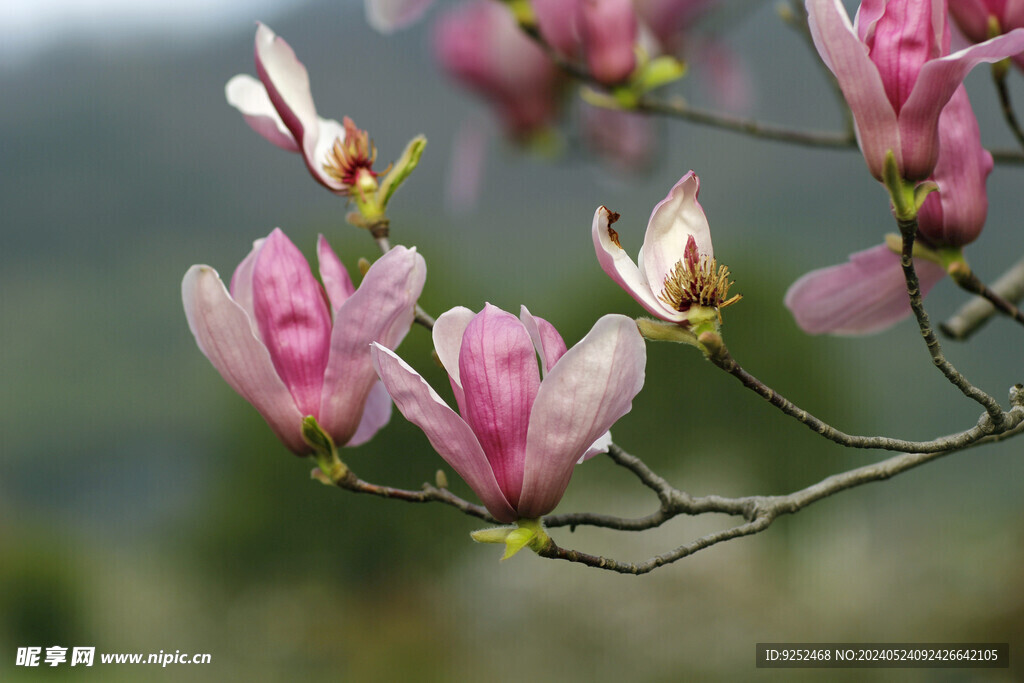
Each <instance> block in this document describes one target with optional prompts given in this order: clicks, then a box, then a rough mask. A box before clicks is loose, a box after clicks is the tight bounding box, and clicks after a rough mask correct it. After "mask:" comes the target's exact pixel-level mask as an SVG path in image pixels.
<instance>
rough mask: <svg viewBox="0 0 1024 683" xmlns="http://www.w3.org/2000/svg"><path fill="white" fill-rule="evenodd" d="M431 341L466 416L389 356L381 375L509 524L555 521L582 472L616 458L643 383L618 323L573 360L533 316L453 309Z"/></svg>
mask: <svg viewBox="0 0 1024 683" xmlns="http://www.w3.org/2000/svg"><path fill="white" fill-rule="evenodd" d="M433 335H434V348H435V349H436V351H437V356H438V358H439V359H440V361H441V364H442V365H443V366H444V369H445V370H446V371H447V372H448V377H449V381H450V383H451V387H452V391H453V392H454V394H455V403H456V406H457V407H458V413H456V412H455V411H454V410H452V409H451V408H449V407H448V405H447V404H446V403H445V402H444V401H443V400H442V399H441V397H440V396H438V394H437V393H436V392H435V391H434V390H433V389H432V388H431V387H430V386H429V385H428V384H427V383H426V381H425V380H424V379H423V378H422V377H421V376H420V375H419V373H417V372H416V371H415V370H413V369H412V368H411V367H410V366H409V365H408V364H406V363H405V361H403V360H402V359H401V358H399V357H398V356H397V355H396V354H394V353H393V352H392V351H389V350H388V349H387V348H385V347H384V346H382V345H380V344H374V346H373V360H374V363H375V364H376V367H377V372H378V373H379V375H380V378H381V380H382V381H383V382H384V385H385V386H386V387H387V390H388V393H390V394H391V397H392V398H393V399H394V401H395V405H397V406H398V409H399V410H400V411H401V412H402V414H403V415H405V417H406V419H408V420H409V421H410V422H412V423H413V424H415V425H417V426H418V427H419V428H420V429H422V430H423V431H424V433H425V434H426V436H427V438H428V439H429V440H430V443H431V445H432V446H433V447H434V449H435V450H436V451H437V452H438V453H439V454H440V455H441V457H442V458H444V459H445V461H446V462H447V463H448V464H449V465H450V466H451V467H452V468H453V469H454V470H455V471H456V472H458V474H459V476H461V477H462V478H463V479H464V480H465V481H466V483H467V484H469V486H470V488H472V489H473V491H474V492H475V493H476V494H477V496H479V497H480V500H481V501H482V502H483V504H484V506H485V507H486V508H487V510H488V512H490V513H491V514H492V515H493V516H494V517H495V518H496V519H497V520H499V521H500V522H504V523H507V522H514V521H517V520H520V519H536V518H538V517H541V516H542V515H545V514H547V513H549V512H551V511H552V510H553V509H554V508H555V506H556V505H558V502H559V500H561V498H562V494H563V493H564V492H565V489H566V487H567V486H568V485H569V479H570V477H571V476H572V472H573V468H574V467H575V466H576V464H577V463H579V462H581V461H582V460H584V459H586V458H587V457H589V456H591V455H594V454H596V453H598V452H600V451H602V450H604V449H607V448H608V446H609V445H610V443H611V436H610V434H608V429H609V428H610V427H611V425H612V424H613V423H614V422H615V421H616V420H618V419H619V418H620V417H622V416H623V415H625V414H626V413H628V412H629V410H630V408H631V407H632V401H633V397H634V396H636V394H637V393H638V392H639V391H640V389H641V388H642V387H643V383H644V366H645V364H646V359H647V352H646V348H645V345H644V341H643V338H642V337H641V336H640V333H639V332H638V331H637V327H636V324H635V323H634V322H633V321H632V320H630V319H629V318H626V317H625V316H621V315H606V316H604V317H603V318H601V319H600V320H598V321H597V323H596V324H595V325H594V327H593V329H591V331H590V332H589V333H588V334H587V335H586V337H584V338H583V339H582V340H581V341H580V342H579V343H578V344H576V346H574V347H572V348H571V349H568V350H566V345H565V342H564V341H563V340H562V337H561V335H559V334H558V332H557V331H556V330H555V328H554V326H552V325H551V324H550V323H549V322H547V321H546V320H544V319H543V318H539V317H536V316H533V315H531V314H530V312H529V311H528V310H526V307H525V306H524V307H522V309H521V312H520V316H519V318H518V319H517V318H516V317H515V316H514V315H512V314H511V313H506V312H505V311H503V310H501V309H499V308H497V307H495V306H492V305H490V304H488V305H486V306H485V307H484V309H483V311H481V312H480V313H473V312H472V311H470V310H469V309H467V308H462V307H459V308H453V309H451V310H450V311H447V312H445V313H443V314H442V315H441V316H440V317H439V318H438V319H437V323H436V324H435V326H434V331H433ZM538 356H539V358H540V371H538V367H537V359H538Z"/></svg>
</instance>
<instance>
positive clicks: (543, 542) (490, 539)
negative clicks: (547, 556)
mask: <svg viewBox="0 0 1024 683" xmlns="http://www.w3.org/2000/svg"><path fill="white" fill-rule="evenodd" d="M469 537H470V538H472V539H473V540H474V541H476V542H477V543H504V544H505V554H504V555H502V556H501V559H503V560H507V559H508V558H510V557H512V556H513V555H515V554H516V553H518V552H519V551H520V550H522V549H523V548H527V547H529V548H530V549H531V550H533V551H534V552H538V553H539V552H542V551H543V550H545V549H547V548H548V546H550V545H551V543H552V541H551V537H550V536H548V534H547V532H546V531H544V526H543V525H542V524H541V521H540V520H539V519H519V520H516V526H515V528H513V527H507V526H503V527H493V528H490V529H479V530H477V531H474V532H472V533H471V534H470V535H469Z"/></svg>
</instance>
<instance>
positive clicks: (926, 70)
mask: <svg viewBox="0 0 1024 683" xmlns="http://www.w3.org/2000/svg"><path fill="white" fill-rule="evenodd" d="M807 12H808V15H809V18H810V28H811V35H812V36H813V37H814V44H815V46H816V47H817V48H818V52H819V54H820V55H821V57H822V59H823V60H824V61H825V64H826V65H827V66H828V68H829V69H831V70H832V73H834V74H835V76H836V79H837V80H838V81H839V86H840V88H842V91H843V94H844V95H845V97H846V102H847V104H849V106H850V110H851V111H852V113H853V118H854V122H855V124H856V129H857V139H858V142H859V143H860V148H861V151H862V152H863V153H864V158H865V160H866V161H867V164H868V168H869V169H870V170H871V173H872V175H874V176H875V178H878V179H879V180H881V179H882V173H883V168H884V164H885V157H886V152H888V151H892V152H893V154H894V156H895V159H896V163H897V165H898V167H899V170H900V173H901V175H902V177H903V178H904V179H906V180H911V181H916V180H923V179H925V178H927V177H928V176H929V175H931V173H932V170H933V169H934V168H935V162H936V160H937V158H938V153H939V134H938V120H939V115H940V114H941V112H942V110H943V108H944V107H945V106H946V104H947V103H948V102H949V98H950V97H952V95H953V92H954V91H955V90H956V88H957V86H959V85H960V83H962V82H963V79H964V77H966V75H967V73H968V72H969V71H970V70H971V69H972V68H974V66H976V65H977V64H979V63H981V62H995V61H999V60H1000V59H1003V58H1005V57H1008V56H1010V55H1012V54H1016V53H1017V52H1020V51H1021V50H1024V30H1017V31H1012V32H1010V33H1008V34H1006V35H1003V36H999V37H997V38H993V39H992V40H988V41H986V42H984V43H980V44H978V45H972V46H970V47H968V48H966V49H963V50H960V51H959V52H956V53H954V54H949V41H950V35H949V23H948V19H947V15H946V3H945V0H864V1H863V2H862V3H861V6H860V9H859V10H858V12H857V18H856V23H855V24H854V25H851V24H850V19H849V17H848V16H847V14H846V10H845V9H844V8H843V5H842V2H841V1H840V0H807Z"/></svg>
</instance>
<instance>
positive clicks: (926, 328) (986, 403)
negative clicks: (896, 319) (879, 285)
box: [896, 216, 1006, 429]
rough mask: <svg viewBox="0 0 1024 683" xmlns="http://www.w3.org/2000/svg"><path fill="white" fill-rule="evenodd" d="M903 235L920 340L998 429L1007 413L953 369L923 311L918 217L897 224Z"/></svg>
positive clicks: (903, 260)
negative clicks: (916, 251)
mask: <svg viewBox="0 0 1024 683" xmlns="http://www.w3.org/2000/svg"><path fill="white" fill-rule="evenodd" d="M896 223H897V225H898V226H899V229H900V235H902V236H903V251H902V253H901V254H900V266H901V267H902V268H903V278H904V279H905V280H906V283H907V294H909V295H910V308H911V309H913V311H914V317H915V318H916V319H917V326H918V328H919V329H920V330H921V337H922V338H923V339H924V342H925V345H926V346H927V347H928V353H929V354H930V355H931V357H932V363H933V364H934V365H935V367H937V368H938V369H939V371H940V372H942V374H943V375H944V376H945V377H946V379H948V380H949V381H950V383H951V384H952V385H953V386H955V387H956V388H957V389H959V390H960V391H961V392H962V393H963V394H964V396H967V397H968V398H970V399H972V400H974V401H977V402H978V403H980V404H981V405H982V406H983V407H984V408H985V411H986V412H987V413H988V415H989V418H990V419H991V421H992V426H994V427H995V428H997V429H999V428H1001V427H1002V426H1003V424H1004V422H1005V420H1006V413H1004V412H1003V409H1002V407H1001V406H1000V405H999V402H998V401H996V400H995V399H994V398H992V397H991V396H989V395H988V394H986V393H985V392H984V391H982V390H981V389H978V388H977V387H975V386H973V385H972V384H971V383H970V382H968V381H967V379H966V378H965V377H964V376H963V375H962V374H960V372H959V371H958V370H957V369H956V368H955V367H953V364H952V363H950V362H949V361H948V360H946V358H945V356H944V355H943V354H942V345H941V344H940V343H939V340H938V338H937V337H936V336H935V332H934V331H933V330H932V325H931V321H930V320H929V318H928V312H927V311H925V309H924V300H923V299H922V297H921V283H920V281H919V280H918V278H917V271H916V270H915V269H914V257H913V254H914V239H915V238H916V236H917V216H914V217H912V218H908V219H899V220H897V221H896Z"/></svg>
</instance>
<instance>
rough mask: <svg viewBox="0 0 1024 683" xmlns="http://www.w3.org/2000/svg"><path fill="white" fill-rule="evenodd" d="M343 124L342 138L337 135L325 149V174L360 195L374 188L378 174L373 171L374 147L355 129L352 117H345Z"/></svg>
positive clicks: (375, 152) (364, 133) (364, 132)
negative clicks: (328, 148)
mask: <svg viewBox="0 0 1024 683" xmlns="http://www.w3.org/2000/svg"><path fill="white" fill-rule="evenodd" d="M344 124H345V139H344V140H342V139H341V138H340V137H339V138H337V139H336V140H335V141H334V145H333V146H332V147H331V149H330V150H328V152H327V161H326V163H325V164H324V165H323V169H324V173H326V174H327V175H329V176H330V177H332V178H334V179H335V180H337V181H340V182H341V183H343V184H344V185H345V186H346V187H347V188H349V189H352V188H355V190H356V192H358V193H359V195H360V196H363V195H364V194H365V192H366V191H367V190H371V191H372V190H375V189H376V186H377V176H378V175H379V174H378V173H377V172H376V171H374V170H373V162H374V161H376V160H377V148H376V147H374V145H373V143H372V142H371V141H370V135H369V134H368V133H367V132H366V131H365V130H360V129H358V128H356V124H355V123H353V122H352V119H350V118H348V117H347V116H346V117H345V120H344ZM371 186H372V187H371Z"/></svg>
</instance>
